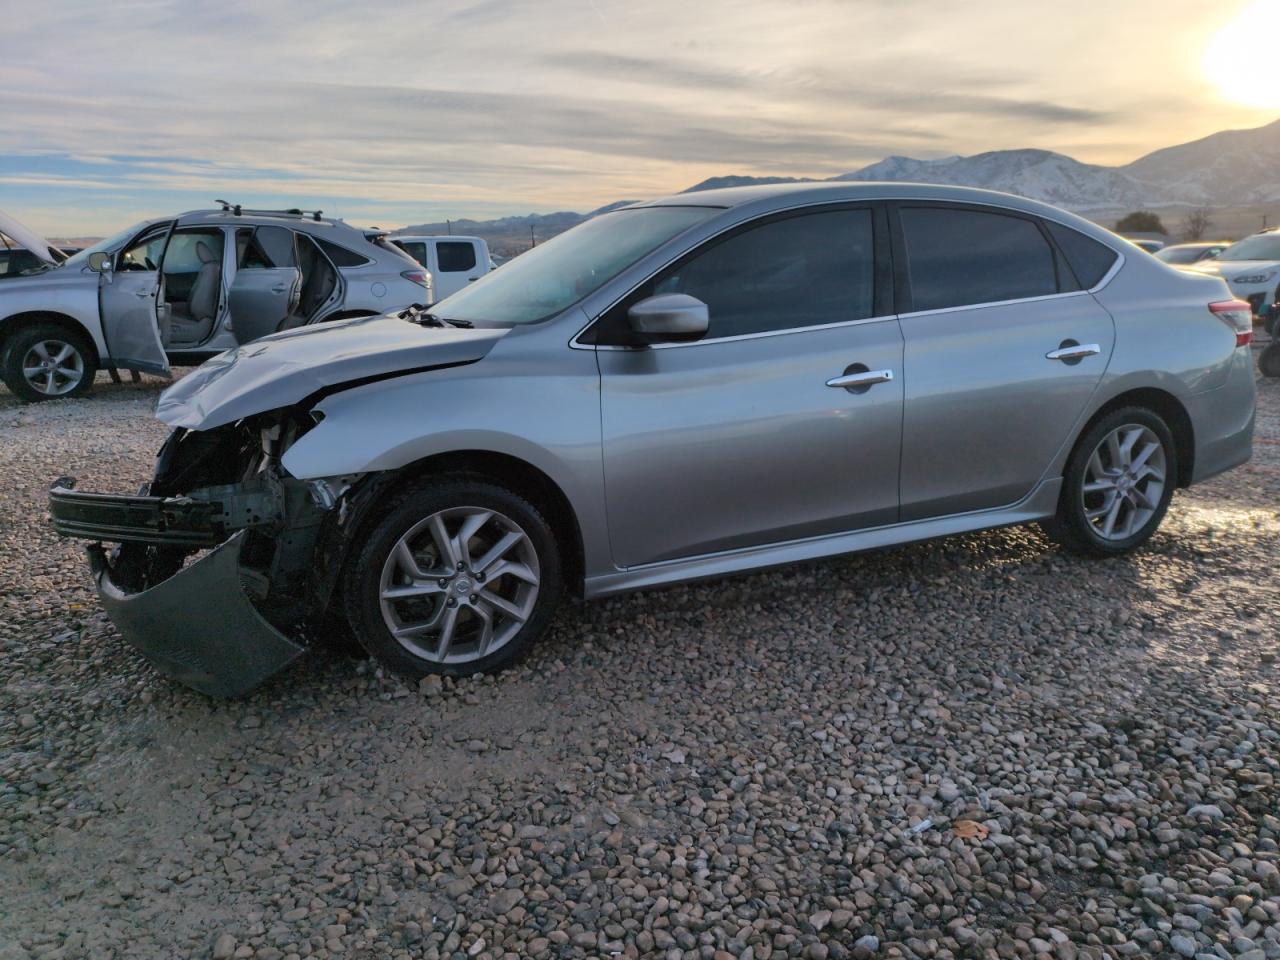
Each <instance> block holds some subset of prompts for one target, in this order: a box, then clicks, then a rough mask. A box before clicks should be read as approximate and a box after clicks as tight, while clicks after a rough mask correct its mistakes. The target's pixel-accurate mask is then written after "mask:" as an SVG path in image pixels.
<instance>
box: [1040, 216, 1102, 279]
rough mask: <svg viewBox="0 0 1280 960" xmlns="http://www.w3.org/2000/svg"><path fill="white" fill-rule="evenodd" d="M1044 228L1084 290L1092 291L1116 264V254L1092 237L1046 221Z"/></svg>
mask: <svg viewBox="0 0 1280 960" xmlns="http://www.w3.org/2000/svg"><path fill="white" fill-rule="evenodd" d="M1045 226H1046V227H1048V228H1049V233H1050V235H1052V237H1053V242H1054V243H1056V244H1057V245H1058V247H1059V249H1061V250H1062V254H1063V256H1065V257H1066V258H1067V263H1069V264H1070V265H1071V271H1072V272H1073V273H1074V274H1075V275H1076V279H1077V280H1079V281H1080V286H1082V287H1083V288H1084V289H1086V290H1092V289H1093V288H1094V287H1096V286H1097V285H1098V283H1099V282H1100V281H1101V280H1102V278H1103V277H1105V276H1106V275H1107V271H1108V270H1110V269H1111V265H1112V264H1114V263H1115V262H1116V257H1117V256H1118V254H1117V253H1116V252H1115V251H1114V250H1112V249H1111V248H1110V247H1108V246H1106V245H1105V244H1101V243H1099V242H1098V241H1097V240H1094V239H1093V237H1086V236H1085V235H1084V234H1083V233H1080V232H1079V231H1077V230H1072V229H1071V228H1070V227H1064V226H1063V225H1062V224H1060V223H1054V222H1053V221H1052V220H1046V221H1045Z"/></svg>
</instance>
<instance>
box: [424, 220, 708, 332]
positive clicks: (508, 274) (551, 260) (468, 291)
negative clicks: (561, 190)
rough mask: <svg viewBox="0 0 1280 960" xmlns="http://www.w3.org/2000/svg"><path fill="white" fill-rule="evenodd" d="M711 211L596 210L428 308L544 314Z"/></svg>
mask: <svg viewBox="0 0 1280 960" xmlns="http://www.w3.org/2000/svg"><path fill="white" fill-rule="evenodd" d="M716 212H717V208H715V207H676V206H672V207H629V208H625V209H622V210H615V211H613V212H612V213H605V214H601V215H600V216H598V217H593V218H592V219H590V220H588V221H587V222H586V223H581V224H579V225H578V226H576V227H574V228H573V229H571V230H566V231H565V232H564V233H562V234H560V235H559V236H556V237H552V238H551V239H550V240H548V241H547V242H546V243H542V244H539V245H538V246H536V247H534V248H533V249H532V250H529V251H528V252H527V253H522V254H520V256H518V257H516V258H515V259H513V260H511V261H509V262H508V263H507V264H505V265H504V266H503V268H502V269H501V270H494V271H492V272H490V273H486V274H485V275H484V276H483V277H481V278H480V279H479V280H477V281H476V282H475V283H471V284H468V285H467V286H465V287H463V288H462V289H461V290H459V291H458V292H457V293H455V294H453V295H452V296H450V297H446V298H445V299H444V300H441V301H440V302H439V303H437V304H435V306H433V307H432V308H431V310H432V312H433V313H436V314H439V315H440V316H441V317H445V318H448V319H451V320H467V321H469V322H471V323H476V324H480V325H483V326H489V325H498V326H505V325H508V324H520V323H536V322H538V321H539V320H546V319H548V318H550V317H553V316H555V315H556V314H557V313H560V312H561V311H563V310H565V309H566V308H568V307H571V306H573V304H575V303H577V302H578V301H579V300H581V299H583V298H584V297H588V296H590V295H591V294H593V293H595V292H596V291H597V290H599V289H600V288H601V287H603V286H604V285H605V284H606V283H608V282H609V281H610V280H612V279H613V278H614V277H616V276H617V275H618V274H620V273H621V272H622V271H623V270H625V269H627V267H629V266H631V265H632V264H633V263H635V262H636V261H637V260H639V259H641V258H642V257H644V256H645V255H646V254H649V253H651V252H653V251H654V250H656V249H657V248H658V247H660V246H662V244H664V243H666V242H667V241H668V240H671V239H672V238H673V237H675V236H676V235H677V234H680V233H683V232H684V231H685V230H688V229H689V228H690V227H692V226H693V225H694V224H696V223H699V222H701V221H703V220H705V219H707V218H708V217H710V216H712V215H713V214H715V213H716Z"/></svg>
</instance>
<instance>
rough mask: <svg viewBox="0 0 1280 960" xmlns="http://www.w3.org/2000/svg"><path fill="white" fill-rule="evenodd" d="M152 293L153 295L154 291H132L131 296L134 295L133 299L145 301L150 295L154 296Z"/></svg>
mask: <svg viewBox="0 0 1280 960" xmlns="http://www.w3.org/2000/svg"><path fill="white" fill-rule="evenodd" d="M154 293H155V291H154V290H135V291H133V295H134V296H135V297H137V298H138V299H139V300H145V299H146V298H147V297H149V296H151V295H152V294H154Z"/></svg>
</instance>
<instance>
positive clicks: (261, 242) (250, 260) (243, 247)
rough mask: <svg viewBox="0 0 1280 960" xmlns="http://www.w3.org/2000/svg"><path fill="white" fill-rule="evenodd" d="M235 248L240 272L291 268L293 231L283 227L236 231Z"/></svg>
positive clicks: (292, 263)
mask: <svg viewBox="0 0 1280 960" xmlns="http://www.w3.org/2000/svg"><path fill="white" fill-rule="evenodd" d="M236 247H237V248H238V250H237V253H238V254H239V258H240V259H239V261H238V268H239V269H241V270H271V269H274V268H277V267H292V266H293V265H294V262H295V260H294V255H293V231H292V230H286V229H285V228H284V227H258V228H257V229H256V230H252V231H249V230H244V229H241V230H237V231H236Z"/></svg>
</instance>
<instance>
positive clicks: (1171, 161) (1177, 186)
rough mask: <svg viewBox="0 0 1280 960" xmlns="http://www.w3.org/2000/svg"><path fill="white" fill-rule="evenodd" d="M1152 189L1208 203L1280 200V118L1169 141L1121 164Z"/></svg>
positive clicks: (1198, 202) (1127, 172) (1183, 199)
mask: <svg viewBox="0 0 1280 960" xmlns="http://www.w3.org/2000/svg"><path fill="white" fill-rule="evenodd" d="M1119 169H1121V170H1123V171H1124V173H1125V174H1126V175H1127V176H1129V177H1131V178H1132V179H1133V180H1136V181H1138V182H1139V183H1142V184H1143V185H1144V186H1146V187H1147V188H1148V189H1152V190H1158V191H1160V192H1161V193H1162V194H1164V195H1167V196H1173V197H1176V198H1177V199H1176V200H1174V201H1173V202H1180V203H1197V204H1205V205H1207V206H1213V205H1223V204H1236V203H1240V204H1243V203H1265V202H1267V201H1272V200H1280V120H1277V121H1276V122H1275V123H1269V124H1267V125H1266V126H1265V127H1257V128H1255V129H1252V130H1224V131H1222V132H1221V133H1215V134H1213V135H1212V136H1208V137H1205V138H1204V139H1202V140H1194V141H1192V142H1191V143H1183V144H1179V145H1178V146H1176V147H1166V148H1165V149H1163V150H1157V151H1156V152H1155V153H1149V154H1147V155H1146V156H1145V157H1143V158H1142V159H1140V160H1135V161H1134V162H1133V163H1131V164H1129V165H1128V166H1124V167H1120V168H1119Z"/></svg>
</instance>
